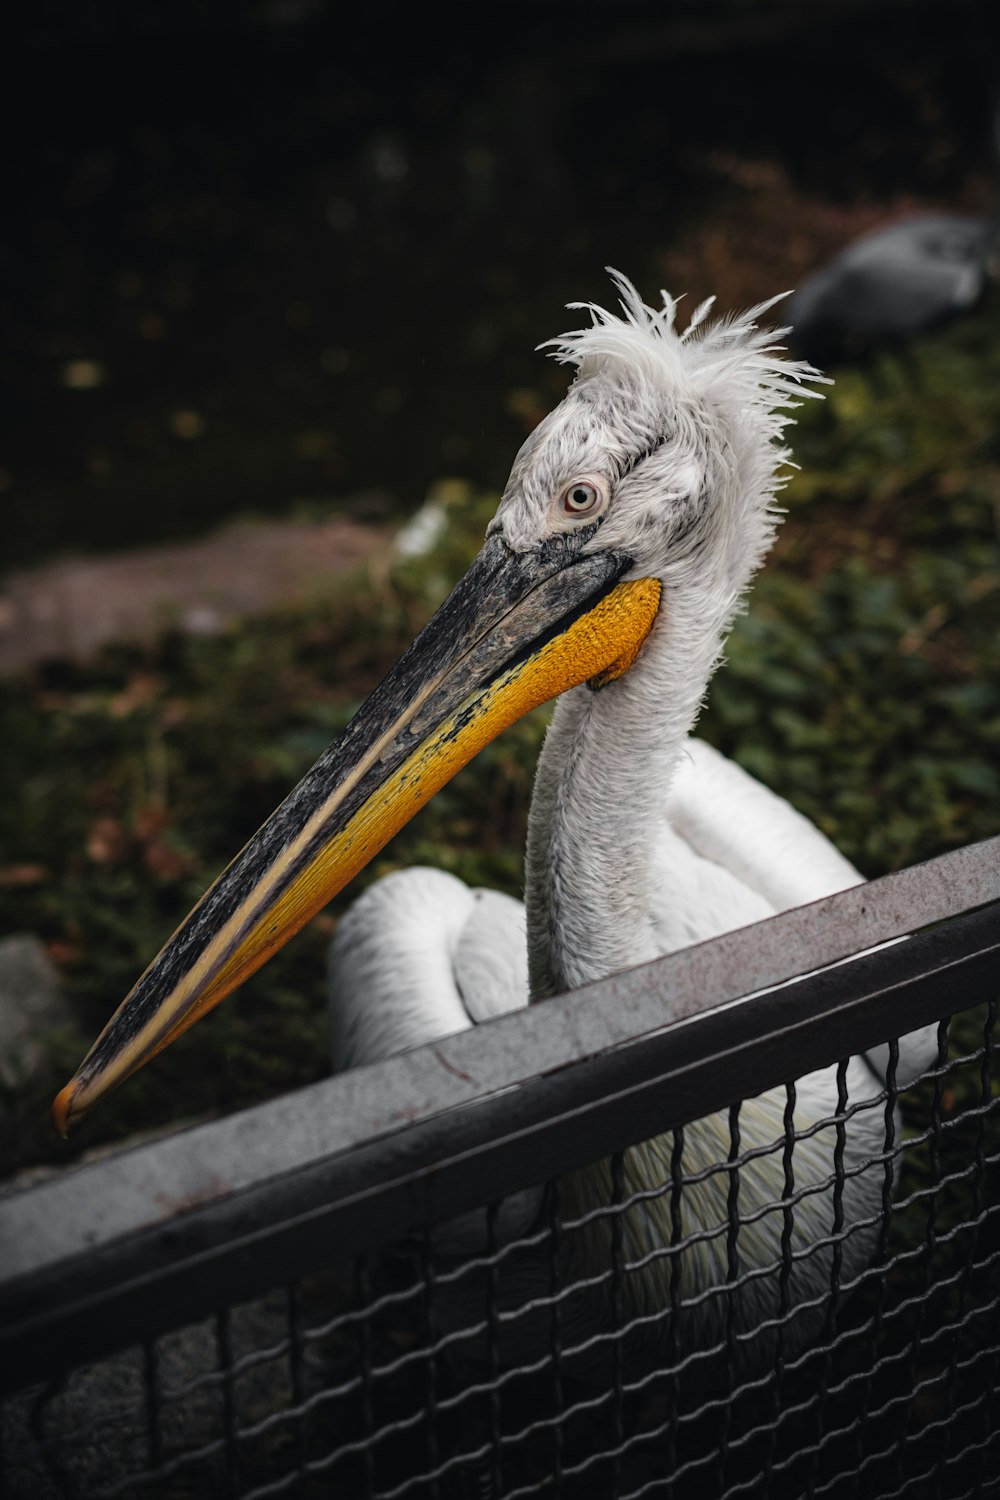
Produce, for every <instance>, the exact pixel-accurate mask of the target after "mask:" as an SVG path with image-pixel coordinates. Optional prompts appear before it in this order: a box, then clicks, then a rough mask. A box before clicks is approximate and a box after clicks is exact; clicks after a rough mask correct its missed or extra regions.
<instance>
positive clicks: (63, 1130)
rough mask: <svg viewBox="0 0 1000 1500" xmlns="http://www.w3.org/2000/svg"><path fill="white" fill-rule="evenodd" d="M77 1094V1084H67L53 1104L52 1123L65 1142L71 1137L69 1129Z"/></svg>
mask: <svg viewBox="0 0 1000 1500" xmlns="http://www.w3.org/2000/svg"><path fill="white" fill-rule="evenodd" d="M75 1093H76V1085H75V1083H67V1085H66V1087H65V1088H64V1089H60V1090H59V1093H58V1094H57V1095H56V1097H55V1099H54V1100H53V1102H52V1123H53V1125H54V1126H55V1127H56V1129H57V1130H58V1132H59V1134H60V1135H61V1136H62V1138H63V1140H65V1139H66V1137H67V1136H68V1135H69V1127H70V1124H71V1121H72V1118H73V1095H74V1094H75Z"/></svg>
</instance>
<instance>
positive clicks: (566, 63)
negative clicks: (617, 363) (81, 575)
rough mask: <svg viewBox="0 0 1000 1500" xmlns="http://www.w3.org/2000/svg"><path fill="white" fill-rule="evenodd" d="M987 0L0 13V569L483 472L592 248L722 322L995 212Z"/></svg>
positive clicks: (520, 426)
mask: <svg viewBox="0 0 1000 1500" xmlns="http://www.w3.org/2000/svg"><path fill="white" fill-rule="evenodd" d="M991 11H992V7H991V5H990V4H989V3H984V0H947V3H941V0H938V3H917V0H909V3H901V0H895V3H894V0H882V3H878V0H863V3H852V0H811V3H810V4H808V5H804V4H802V3H801V0H787V3H786V0H769V3H753V0H699V3H697V4H696V3H693V0H674V3H672V4H634V3H633V4H628V3H625V4H610V3H608V4H590V5H586V4H561V3H554V0H550V3H534V4H530V5H519V4H509V5H493V6H487V5H482V6H479V5H477V6H461V7H457V6H456V7H448V6H441V5H430V6H419V5H413V6H411V7H410V8H408V9H404V8H402V7H397V6H395V5H394V6H391V7H390V6H386V5H384V4H380V3H378V0H375V3H369V4H366V5H364V6H357V5H354V6H346V5H338V4H336V3H335V0H258V3H256V4H243V3H221V0H216V3H214V4H212V5H210V6H205V5H202V4H196V3H193V0H186V3H185V0H172V3H168V0H141V3H139V0H136V3H133V4H111V3H103V4H102V3H91V4H89V5H81V6H77V7H67V6H65V5H61V4H55V3H40V4H34V5H31V6H22V7H19V8H18V10H17V12H16V14H15V15H14V17H13V21H12V29H13V37H12V43H13V44H12V46H10V48H9V50H8V71H9V73H10V75H11V78H12V85H11V87H10V90H9V92H8V94H7V98H6V109H7V111H8V121H7V127H6V130H5V145H6V149H5V152H4V156H5V163H6V171H7V179H8V180H7V186H6V188H5V191H4V195H3V198H4V212H3V222H2V260H0V267H2V269H0V320H2V335H0V347H2V359H0V422H2V430H0V504H2V506H3V538H4V545H3V555H2V561H3V565H4V566H6V567H11V566H16V565H20V564H24V563H27V562H33V561H37V560H40V559H43V558H47V557H50V556H52V555H55V554H62V553H66V552H79V551H87V550H91V551H93V550H105V549H111V548H122V547H129V546H134V545H136V544H141V543H147V542H150V541H156V540H158V539H161V538H167V537H174V536H190V535H196V534H198V533H199V532H202V531H204V530H206V529H208V528H210V527H212V526H213V525H215V524H217V523H218V522H220V521H221V520H223V519H225V518H226V517H229V516H232V515H234V514H245V513H251V514H267V515H275V514H278V515H282V514H289V513H299V514H303V513H305V514H310V513H315V512H316V511H317V510H321V511H322V510H326V509H329V508H330V507H331V506H337V505H341V504H343V503H344V502H345V501H347V500H349V499H351V498H352V497H358V496H360V497H362V498H361V500H360V502H359V505H358V507H357V508H358V509H359V510H360V511H361V512H363V513H364V514H366V515H374V516H383V515H388V516H395V515H397V514H404V513H406V512H407V511H409V510H411V509H413V508H414V507H415V506H416V505H417V504H419V502H420V501H421V499H422V498H423V496H424V494H425V493H426V491H427V488H428V485H429V484H430V483H431V482H432V481H434V480H435V479H437V478H439V477H442V476H445V475H458V476H464V477H471V478H474V479H475V480H476V481H477V482H478V483H481V484H483V485H486V486H489V487H497V486H499V485H500V484H501V483H502V482H503V479H504V478H505V475H506V472H507V468H508V466H509V462H510V458H511V455H512V453H513V451H514V449H515V448H516V446H517V444H518V442H519V441H520V438H521V436H522V435H523V433H524V431H525V430H526V429H527V428H530V426H532V425H533V424H534V422H535V421H536V420H537V418H538V416H539V415H540V414H541V412H542V411H543V410H545V409H547V407H548V406H549V405H550V404H551V403H552V401H553V400H554V399H555V398H556V397H557V396H558V393H559V391H560V390H561V389H562V386H563V385H564V383H565V376H564V374H563V373H562V372H560V371H559V370H558V369H557V368H556V367H554V366H548V365H547V364H546V362H545V361H544V360H543V359H542V358H541V357H540V356H538V355H535V354H533V352H532V351H533V346H534V345H535V344H536V343H537V342H538V341H539V340H540V339H541V338H542V337H544V336H547V335H550V334H554V333H556V332H558V331H560V330H561V329H562V328H563V327H565V326H568V325H569V323H570V321H571V320H570V318H569V317H568V316H567V315H566V314H564V313H563V311H562V310H561V309H562V304H563V303H565V302H566V301H568V300H571V299H574V298H577V299H579V298H596V299H598V300H600V299H602V298H603V297H605V296H606V293H607V281H606V277H605V275H604V272H603V270H602V267H603V266H604V265H606V264H611V265H615V266H618V267H620V268H621V269H623V270H625V271H626V272H627V273H628V274H629V275H631V276H632V277H633V278H634V279H635V280H636V281H637V282H638V284H639V285H640V287H642V288H643V289H644V290H645V291H646V294H647V295H649V296H653V295H655V292H656V289H657V288H658V287H659V286H660V285H669V286H670V288H671V289H672V290H673V291H675V292H677V291H684V290H686V291H688V292H689V293H690V294H691V297H692V299H694V298H697V297H699V296H702V295H705V294H707V293H708V292H712V291H714V292H717V293H718V294H719V297H720V303H721V305H722V306H723V307H727V306H732V305H734V304H739V303H743V302H746V301H747V300H750V299H755V298H758V297H762V296H766V295H769V294H770V293H772V292H774V291H777V290H781V289H783V288H784V287H786V286H793V285H795V284H796V283H797V282H798V281H800V280H801V279H802V276H803V275H804V273H805V272H807V271H808V270H809V269H811V268H812V267H813V266H815V265H816V264H817V263H819V262H821V261H822V260H823V259H824V258H826V257H828V256H829V255H830V254H832V253H833V252H834V251H835V250H836V249H838V248H839V247H840V245H842V244H843V243H845V242H846V241H847V240H849V239H850V238H851V237H852V236H853V235H855V234H856V233H858V232H860V231H861V230H863V229H865V228H868V227H870V226H871V225H873V224H878V223H880V222H883V221H884V220H885V218H886V217H887V216H891V214H892V213H893V212H899V211H900V210H901V209H903V208H907V207H910V208H913V207H918V206H923V205H943V206H948V207H954V208H963V209H968V210H971V211H974V212H976V211H978V212H984V213H989V212H991V211H992V208H993V195H994V188H995V176H996V172H995V165H994V161H993V158H992V154H991V145H990V130H989V120H990V111H991V108H992V100H993V93H994V88H995V83H996V77H997V59H996V54H995V51H994V50H993V45H994V44H993V43H992V42H991V41H990V40H989V37H990V29H989V23H990V18H991Z"/></svg>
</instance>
